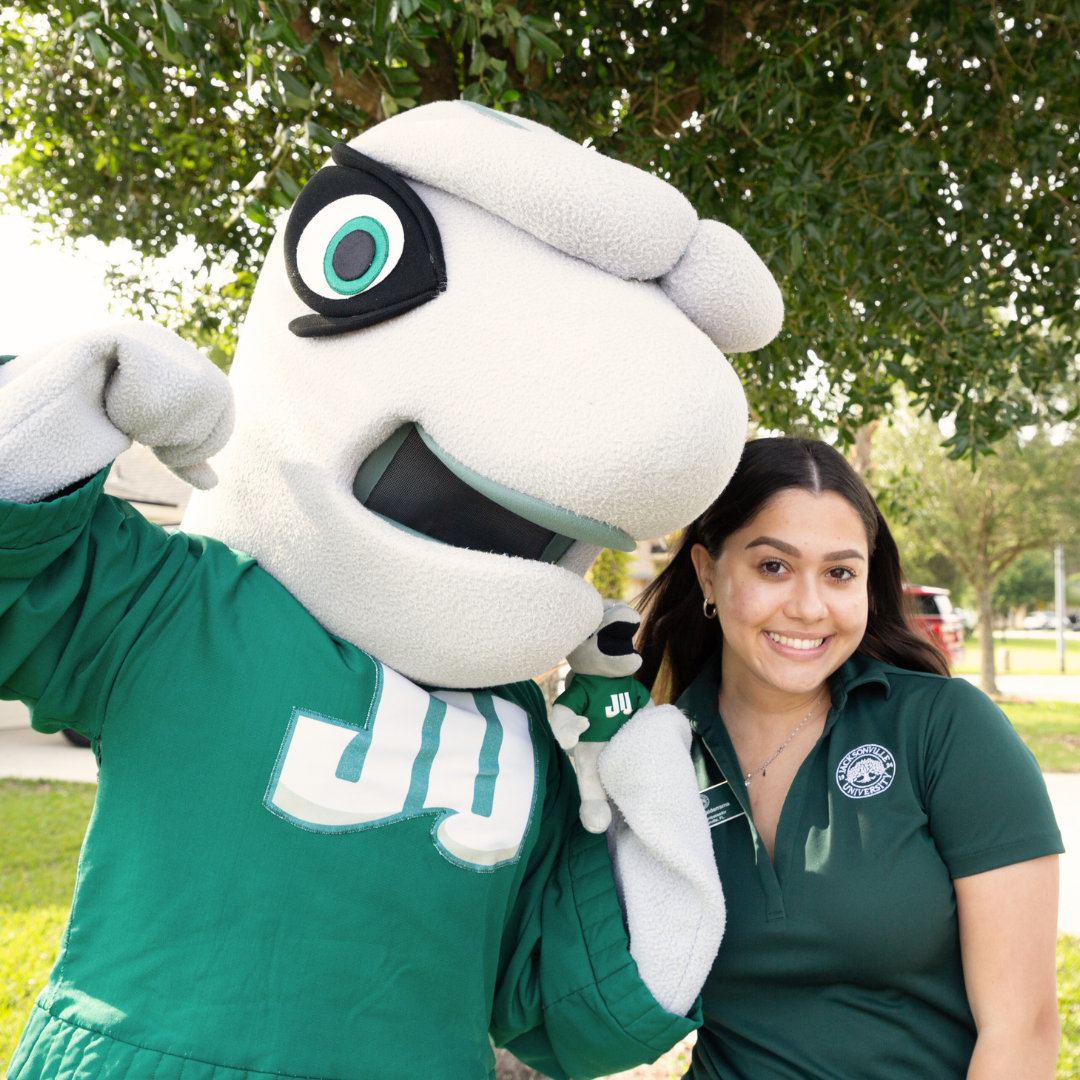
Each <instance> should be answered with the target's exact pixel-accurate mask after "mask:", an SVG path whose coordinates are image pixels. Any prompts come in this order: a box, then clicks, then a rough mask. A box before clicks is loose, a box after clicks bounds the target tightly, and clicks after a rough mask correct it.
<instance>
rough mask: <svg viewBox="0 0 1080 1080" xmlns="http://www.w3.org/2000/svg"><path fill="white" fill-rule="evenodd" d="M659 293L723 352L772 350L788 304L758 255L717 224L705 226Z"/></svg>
mask: <svg viewBox="0 0 1080 1080" xmlns="http://www.w3.org/2000/svg"><path fill="white" fill-rule="evenodd" d="M660 287H661V288H662V289H663V290H664V292H665V293H667V295H668V296H669V297H671V299H672V300H673V301H674V302H675V303H676V304H677V305H678V306H679V307H680V308H681V309H682V310H683V311H685V312H686V314H687V315H689V316H690V318H691V319H693V320H694V322H695V323H696V324H697V325H698V326H700V327H701V329H702V330H704V331H705V333H706V334H708V335H709V337H711V338H712V339H713V341H714V342H715V343H716V345H717V346H718V347H719V348H721V349H723V350H724V351H725V352H731V353H742V352H753V351H754V350H755V349H760V348H762V347H763V346H765V345H768V344H769V342H770V341H772V339H773V338H774V337H776V335H777V334H779V333H780V327H781V325H782V323H783V321H784V298H783V297H782V296H781V295H780V288H779V286H778V285H777V284H776V281H775V280H774V279H773V276H772V274H770V273H769V268H768V267H767V266H766V265H765V264H764V263H763V262H762V261H761V259H759V258H758V256H757V255H756V254H755V252H754V249H753V248H752V247H751V246H750V245H749V244H748V243H747V242H746V241H745V240H744V239H743V238H742V237H741V236H740V235H739V234H738V233H737V232H736V231H735V230H734V229H732V228H729V227H728V226H727V225H722V224H721V223H720V222H719V221H702V222H701V223H700V224H699V225H698V227H697V232H695V233H694V238H693V239H692V240H691V241H690V246H689V247H688V248H687V249H686V253H685V254H684V255H683V257H682V258H681V259H680V260H679V262H678V263H677V265H676V266H675V268H674V269H673V270H671V271H670V272H669V273H667V274H665V275H664V276H663V277H662V278H661V279H660Z"/></svg>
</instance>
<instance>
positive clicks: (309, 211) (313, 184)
mask: <svg viewBox="0 0 1080 1080" xmlns="http://www.w3.org/2000/svg"><path fill="white" fill-rule="evenodd" d="M333 160H334V164H333V165H329V166H327V167H326V168H324V169H320V170H319V171H318V172H317V173H316V174H315V175H314V176H313V177H312V178H311V180H310V181H309V182H308V184H307V186H306V187H305V188H304V190H303V191H301V192H300V195H299V196H298V197H297V200H296V202H295V203H294V204H293V208H292V211H291V213H290V214H289V221H288V224H287V225H286V226H285V265H286V268H287V270H288V273H289V281H290V283H291V284H292V287H293V289H294V291H295V292H296V294H297V296H299V297H300V299H301V300H303V301H304V303H305V304H307V306H308V307H310V308H312V309H313V310H314V311H315V312H316V313H317V314H314V315H304V316H301V317H300V318H298V319H293V321H292V322H291V323H289V329H290V330H291V331H292V332H293V333H294V334H296V335H297V336H299V337H321V336H325V335H330V334H343V333H346V332H347V331H350V330H359V329H361V328H362V327H365V326H372V325H374V324H375V323H379V322H384V321H385V320H387V319H392V318H394V316H396V315H401V314H403V313H404V312H406V311H409V310H410V309H412V308H414V307H417V306H418V305H420V304H424V303H427V301H429V300H433V299H434V298H435V297H436V296H438V295H439V293H440V292H442V291H443V290H444V289H445V288H446V267H445V263H444V261H443V253H442V242H441V240H440V237H439V229H438V226H437V225H436V224H435V220H434V218H432V216H431V212H430V211H429V210H428V208H427V207H426V206H425V205H424V203H423V201H422V200H421V199H420V197H419V196H418V195H417V194H416V192H415V191H413V190H412V188H410V187H409V185H408V184H406V183H405V181H404V180H402V179H401V177H400V176H398V175H397V174H396V173H394V172H392V171H391V170H390V169H387V168H386V167H385V166H383V165H380V164H379V163H378V162H375V161H372V160H371V159H370V158H367V157H365V156H364V155H363V154H360V153H358V152H357V151H356V150H353V149H352V148H351V147H349V146H346V145H345V144H344V143H339V144H338V145H337V146H336V147H334V151H333Z"/></svg>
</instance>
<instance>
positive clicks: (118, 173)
mask: <svg viewBox="0 0 1080 1080" xmlns="http://www.w3.org/2000/svg"><path fill="white" fill-rule="evenodd" d="M1078 34H1080V8H1078V5H1077V3H1076V0H1029V2H1028V3H1026V4H1025V5H1024V6H1023V8H1022V11H1021V9H1019V8H1017V9H1015V10H1014V9H1013V8H1012V7H1009V8H1007V9H1006V8H1004V7H999V5H998V4H997V3H996V0H986V2H974V0H971V2H968V3H941V2H939V0H915V2H912V0H909V2H907V3H904V4H894V3H886V2H884V0H881V2H869V0H867V2H863V3H862V4H860V5H837V4H835V3H833V2H831V0H806V2H803V0H775V2H772V3H770V2H769V0H754V2H735V0H644V2H641V0H578V2H577V3H575V4H573V5H572V6H571V7H570V8H568V7H567V5H563V4H560V3H557V2H555V0H543V2H540V0H537V2H533V0H521V3H520V7H515V6H514V5H512V4H510V3H507V2H503V0H498V2H497V0H393V2H391V0H325V2H321V3H319V4H318V5H317V6H314V5H311V4H310V3H302V2H297V0H259V2H258V3H257V2H256V0H227V2H225V3H220V4H214V3H209V2H204V0H172V2H170V0H113V2H111V3H109V4H104V3H102V4H100V6H98V5H97V4H93V3H89V2H87V0H21V3H20V6H19V8H18V9H16V10H15V11H14V12H10V11H9V12H8V14H7V15H6V19H5V21H4V23H3V27H2V36H0V63H2V64H3V69H4V70H3V84H4V89H3V99H2V100H3V104H2V108H0V123H2V125H3V129H4V134H5V136H6V138H8V139H9V140H10V142H11V144H12V148H13V156H12V157H11V158H10V160H9V162H8V163H7V164H6V165H5V166H4V167H3V170H2V176H0V184H2V186H3V187H4V189H5V190H6V192H7V194H8V196H9V198H10V199H11V200H12V201H13V202H15V203H16V204H18V205H20V206H23V207H24V208H33V209H34V210H35V212H37V213H38V214H39V215H40V216H41V218H42V219H43V220H45V221H47V222H49V223H50V224H51V225H52V226H53V227H55V228H57V229H58V230H59V231H61V232H62V233H64V234H65V235H69V236H80V235H86V234H93V235H95V236H99V237H101V238H102V239H105V240H108V239H110V238H112V237H114V236H127V237H130V238H131V239H132V241H133V242H134V243H135V244H136V245H138V247H139V249H140V250H141V251H143V252H145V253H147V254H148V255H158V254H163V253H165V252H167V251H168V250H170V248H171V247H172V246H173V245H175V244H176V243H177V241H178V238H179V237H180V236H181V235H188V236H191V237H192V238H193V239H194V241H195V242H196V243H197V244H198V245H199V246H200V247H201V248H202V249H203V250H204V251H205V252H206V257H207V259H208V260H210V261H211V262H215V263H220V262H222V261H227V260H233V261H232V263H231V265H233V266H234V267H235V269H236V270H237V271H238V277H237V281H236V284H235V290H234V291H235V292H236V294H237V295H236V297H234V300H233V309H232V311H231V312H228V311H227V312H226V313H225V317H224V318H222V319H219V315H218V313H217V312H216V310H215V309H214V308H213V305H210V306H208V307H205V308H204V310H203V311H202V312H201V313H197V314H196V316H194V319H195V322H198V323H199V324H200V325H202V324H203V323H206V321H207V320H209V322H210V323H213V321H214V320H215V319H219V321H218V323H217V324H214V325H211V326H210V327H209V330H210V332H211V333H215V332H223V333H224V334H225V337H226V338H227V337H228V335H229V334H230V333H231V332H232V327H234V325H235V321H236V318H237V317H239V315H240V314H241V313H242V309H243V303H244V301H245V300H246V297H247V295H248V294H249V292H250V287H251V282H252V280H253V278H252V275H253V274H254V273H255V272H256V271H257V269H258V266H259V263H260V260H261V259H262V257H263V255H264V254H265V251H266V248H267V244H268V238H269V234H270V229H271V225H272V217H273V214H274V212H275V211H276V210H278V209H280V208H284V207H287V206H288V205H289V203H290V202H291V200H292V199H293V197H294V196H295V195H296V193H297V191H298V190H299V188H300V186H301V185H302V184H303V183H304V182H305V180H306V179H307V177H308V176H310V175H311V173H312V171H313V170H314V169H315V168H316V167H317V165H318V164H319V163H320V162H321V161H322V160H324V159H325V154H326V147H327V146H328V145H329V144H330V143H332V142H333V141H335V140H336V139H338V138H349V137H351V136H353V135H355V134H356V133H357V132H358V131H360V130H362V129H363V128H365V127H367V126H368V125H369V124H371V123H373V122H375V121H376V120H378V119H380V118H382V117H383V116H386V115H389V114H391V113H393V112H395V111H397V110H400V109H404V108H410V107H412V105H413V104H415V103H417V102H425V101H431V100H435V99H439V98H453V97H458V96H463V97H466V98H468V99H470V100H473V101H477V102H480V103H483V104H488V105H491V106H493V107H495V108H499V109H508V110H510V111H513V112H519V113H521V114H522V115H528V116H532V117H536V118H538V119H541V120H543V121H545V122H548V123H552V124H554V125H555V126H556V127H557V128H559V129H560V130H561V131H563V132H564V133H566V134H568V135H570V136H572V137H574V138H577V139H587V140H591V142H592V145H594V146H596V147H597V148H598V149H599V150H600V151H601V152H603V153H608V154H612V155H614V156H616V157H619V158H622V159H623V160H626V161H629V162H631V163H633V164H635V165H639V166H642V167H644V168H647V169H651V170H653V171H655V172H657V173H659V174H660V175H662V176H664V177H665V178H667V179H669V180H671V182H672V183H674V184H676V185H677V186H678V187H679V188H680V189H682V190H683V191H684V192H686V193H687V195H688V196H689V197H690V198H691V200H692V201H693V202H694V204H695V206H696V207H697V209H698V211H699V213H700V214H702V215H703V216H709V217H716V218H719V219H721V220H724V221H727V222H729V223H730V224H731V225H733V226H734V227H735V228H737V229H740V230H741V231H743V232H744V234H745V235H746V236H747V237H748V238H749V239H750V241H751V243H752V244H753V245H754V246H755V248H756V249H757V250H758V251H760V252H761V253H762V255H763V257H764V258H765V259H766V261H767V262H768V264H769V266H770V267H771V269H772V270H773V272H774V273H775V274H776V276H777V277H778V278H779V280H780V281H781V282H782V285H783V288H784V291H785V293H786V299H787V308H788V314H787V321H786V325H785V329H784V331H783V333H782V334H781V336H780V337H779V338H778V339H777V341H776V342H774V343H773V344H772V345H771V346H769V347H768V348H766V349H763V350H761V351H760V352H758V353H756V354H753V355H751V356H744V357H737V358H735V359H736V363H737V365H738V366H739V367H740V369H741V371H742V374H743V375H744V381H745V383H746V386H747V390H748V393H749V396H750V400H751V405H752V408H753V410H754V414H755V419H756V420H757V421H758V422H759V423H760V425H761V426H762V427H764V428H772V429H782V430H790V429H792V428H793V427H796V426H798V425H799V423H800V422H804V421H806V420H809V421H810V422H811V423H813V424H817V425H835V427H836V428H837V429H838V431H839V435H840V439H841V442H842V443H847V442H849V441H851V440H852V439H853V437H854V433H855V432H856V431H857V430H858V428H859V427H861V426H863V425H865V424H867V423H868V422H870V421H872V420H873V419H874V418H875V417H877V416H879V415H880V414H881V413H882V412H883V411H886V410H887V407H888V405H889V403H890V401H891V394H892V389H893V386H894V384H895V383H897V382H899V383H901V384H902V385H903V386H904V387H905V389H906V391H907V392H908V394H909V395H910V396H911V398H912V400H913V402H914V403H915V405H916V407H918V408H921V409H925V410H927V412H928V413H929V415H930V416H931V417H932V418H933V419H940V418H941V417H944V416H955V418H956V427H955V434H954V435H953V436H952V437H951V438H950V439H949V440H948V445H949V449H950V452H951V453H954V454H956V455H961V454H965V453H974V454H976V455H977V454H978V453H980V452H982V451H983V450H984V449H985V448H986V446H987V445H988V443H989V442H992V441H994V440H996V439H998V438H1001V437H1003V436H1004V435H1005V434H1006V433H1007V432H1009V431H1011V430H1013V429H1014V428H1015V427H1017V426H1018V425H1021V424H1025V423H1034V422H1037V421H1040V420H1041V419H1043V418H1046V417H1049V418H1051V419H1053V418H1055V417H1060V416H1062V415H1070V412H1071V410H1072V409H1073V407H1074V399H1075V397H1076V394H1075V390H1076V380H1077V372H1076V367H1075V365H1074V362H1073V357H1074V354H1075V351H1076V350H1075V346H1074V344H1073V341H1072V338H1073V336H1074V335H1075V333H1076V331H1077V329H1078V322H1080V312H1078V311H1077V305H1076V282H1077V281H1078V280H1080V253H1078V249H1080V244H1078V238H1080V221H1078V215H1077V207H1078V201H1077V195H1078V193H1077V183H1078V172H1077V161H1076V157H1077V155H1076V145H1077V140H1078V122H1080V53H1078V52H1077V47H1076V42H1077V39H1078ZM126 287H127V291H128V293H129V295H130V296H131V297H132V298H133V299H134V300H135V301H136V302H137V303H141V304H143V305H149V307H150V309H154V308H155V306H159V301H160V299H161V296H160V292H159V291H156V290H154V289H152V288H151V289H147V288H146V287H145V286H144V285H143V283H142V281H141V280H140V275H138V274H136V275H134V276H133V277H131V278H129V279H128V280H127V282H126ZM189 316H191V312H190V311H188V309H187V308H186V307H184V305H180V309H179V314H177V316H176V319H177V320H178V324H180V325H189V326H190V325H191V324H192V318H189ZM185 318H187V319H188V322H187V324H185V323H184V319H185Z"/></svg>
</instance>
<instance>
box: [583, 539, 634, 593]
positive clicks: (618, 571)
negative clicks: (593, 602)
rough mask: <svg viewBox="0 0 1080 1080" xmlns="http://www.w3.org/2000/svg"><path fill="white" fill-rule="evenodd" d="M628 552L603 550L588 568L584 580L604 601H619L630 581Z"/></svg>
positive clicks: (610, 549)
mask: <svg viewBox="0 0 1080 1080" xmlns="http://www.w3.org/2000/svg"><path fill="white" fill-rule="evenodd" d="M630 558H631V556H630V552H628V551H615V550H614V549H612V548H604V550H603V551H601V552H600V554H599V555H598V556H597V557H596V561H595V562H594V563H593V564H592V566H591V567H590V568H589V571H588V573H586V575H585V580H586V581H588V583H589V584H590V585H591V586H592V587H593V588H594V589H595V590H596V591H597V592H598V593H599V594H600V595H601V596H602V597H603V598H604V599H605V600H621V599H622V598H623V594H624V593H625V592H626V583H627V581H628V580H629V579H630Z"/></svg>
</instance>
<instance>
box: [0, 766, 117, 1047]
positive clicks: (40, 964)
mask: <svg viewBox="0 0 1080 1080" xmlns="http://www.w3.org/2000/svg"><path fill="white" fill-rule="evenodd" d="M95 790H96V789H95V787H94V785H93V784H62V783H54V782H49V783H40V782H37V781H33V780H0V822H2V823H3V827H2V828H0V1067H3V1068H6V1067H7V1063H8V1061H10V1060H11V1055H12V1053H13V1052H14V1050H15V1043H16V1042H17V1041H18V1038H19V1032H20V1031H22V1027H23V1024H25V1023H26V1018H27V1016H28V1015H29V1012H30V1005H31V1003H32V1002H33V1000H34V998H35V997H36V996H37V993H38V991H39V990H40V989H41V988H42V986H44V985H45V980H46V979H47V978H48V976H49V969H50V968H51V967H52V963H53V960H55V959H56V952H57V949H58V948H59V946H60V935H61V933H62V932H63V929H64V920H65V919H66V918H67V911H68V907H69V906H70V904H71V893H72V891H73V889H74V887H75V866H76V863H77V861H78V857H79V846H80V845H81V844H82V838H83V833H84V832H85V831H86V823H87V821H89V819H90V811H91V810H92V809H93V806H94V792H95Z"/></svg>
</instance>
